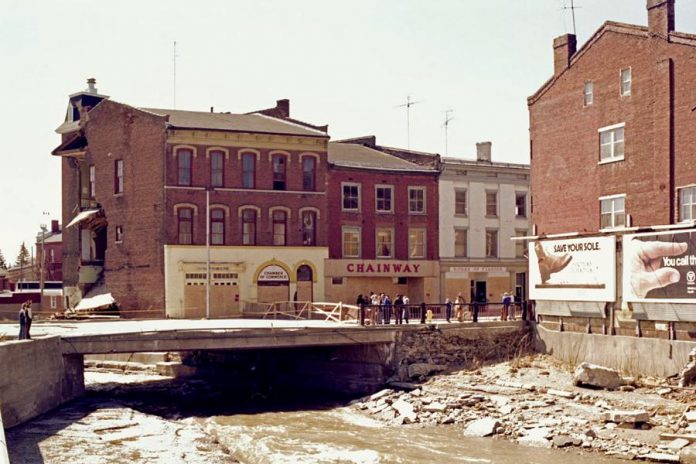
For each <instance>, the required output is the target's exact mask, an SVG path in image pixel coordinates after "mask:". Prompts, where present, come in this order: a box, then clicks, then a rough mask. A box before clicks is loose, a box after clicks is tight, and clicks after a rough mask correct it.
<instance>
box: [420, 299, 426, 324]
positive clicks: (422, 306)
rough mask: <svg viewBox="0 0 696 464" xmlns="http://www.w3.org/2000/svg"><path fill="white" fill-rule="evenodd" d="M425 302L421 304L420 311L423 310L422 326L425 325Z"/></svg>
mask: <svg viewBox="0 0 696 464" xmlns="http://www.w3.org/2000/svg"><path fill="white" fill-rule="evenodd" d="M425 309H426V308H425V301H424V302H422V303H421V306H420V310H421V315H420V316H421V324H425Z"/></svg>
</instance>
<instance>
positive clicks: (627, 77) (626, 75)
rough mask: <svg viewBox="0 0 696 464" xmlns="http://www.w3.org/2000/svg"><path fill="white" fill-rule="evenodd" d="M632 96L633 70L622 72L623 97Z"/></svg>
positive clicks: (628, 69) (627, 69)
mask: <svg viewBox="0 0 696 464" xmlns="http://www.w3.org/2000/svg"><path fill="white" fill-rule="evenodd" d="M626 95H631V68H626V69H622V70H621V96H622V97H623V96H626Z"/></svg>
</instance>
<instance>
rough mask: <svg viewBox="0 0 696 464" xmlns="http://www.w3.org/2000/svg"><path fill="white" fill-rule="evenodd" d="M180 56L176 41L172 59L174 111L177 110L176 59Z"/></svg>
mask: <svg viewBox="0 0 696 464" xmlns="http://www.w3.org/2000/svg"><path fill="white" fill-rule="evenodd" d="M177 56H179V55H177V54H176V40H175V41H174V54H173V56H172V58H173V59H174V91H173V92H174V109H176V57H177Z"/></svg>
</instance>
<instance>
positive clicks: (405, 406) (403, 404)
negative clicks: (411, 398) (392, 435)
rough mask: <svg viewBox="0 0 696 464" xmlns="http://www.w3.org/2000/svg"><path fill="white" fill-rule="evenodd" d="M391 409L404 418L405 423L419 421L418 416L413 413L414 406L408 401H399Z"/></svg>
mask: <svg viewBox="0 0 696 464" xmlns="http://www.w3.org/2000/svg"><path fill="white" fill-rule="evenodd" d="M391 407H392V408H394V409H395V410H396V412H398V413H399V416H403V418H404V422H405V423H409V422H416V420H417V419H418V416H417V415H416V413H415V412H414V411H413V405H412V404H411V403H409V402H407V401H404V400H402V399H398V400H396V401H395V402H394V404H392V405H391Z"/></svg>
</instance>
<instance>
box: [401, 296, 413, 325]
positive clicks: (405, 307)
mask: <svg viewBox="0 0 696 464" xmlns="http://www.w3.org/2000/svg"><path fill="white" fill-rule="evenodd" d="M401 301H402V302H403V307H402V309H403V312H404V313H403V318H404V321H406V324H408V313H409V311H410V308H409V307H408V306H409V305H410V304H411V300H410V299H409V298H408V296H407V295H404V296H403V297H401Z"/></svg>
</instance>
